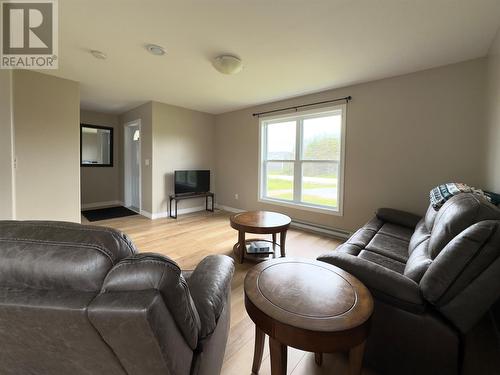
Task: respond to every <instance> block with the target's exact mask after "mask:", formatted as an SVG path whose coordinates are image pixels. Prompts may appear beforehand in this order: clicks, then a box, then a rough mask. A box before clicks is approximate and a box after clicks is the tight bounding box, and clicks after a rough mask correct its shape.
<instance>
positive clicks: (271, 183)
mask: <svg viewBox="0 0 500 375" xmlns="http://www.w3.org/2000/svg"><path fill="white" fill-rule="evenodd" d="M266 191H267V197H268V198H274V199H285V200H289V201H291V200H293V163H291V162H268V163H267V178H266Z"/></svg>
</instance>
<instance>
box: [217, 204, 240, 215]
mask: <svg viewBox="0 0 500 375" xmlns="http://www.w3.org/2000/svg"><path fill="white" fill-rule="evenodd" d="M215 207H216V208H217V209H219V210H223V211H227V212H234V213H240V212H245V210H241V209H239V208H234V207H229V206H224V205H222V204H216V205H215Z"/></svg>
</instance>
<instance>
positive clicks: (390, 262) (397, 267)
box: [358, 250, 405, 274]
mask: <svg viewBox="0 0 500 375" xmlns="http://www.w3.org/2000/svg"><path fill="white" fill-rule="evenodd" d="M358 256H359V257H360V258H362V259H366V260H369V261H370V262H373V263H376V264H379V265H381V266H383V267H385V268H388V269H390V270H392V271H395V272H397V273H401V274H402V273H403V272H404V269H405V264H404V263H402V262H399V261H397V260H395V259H392V258H389V257H386V256H384V255H381V254H377V253H374V252H372V251H369V250H362V251H361V252H360V253H359V255H358Z"/></svg>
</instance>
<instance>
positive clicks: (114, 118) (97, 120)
mask: <svg viewBox="0 0 500 375" xmlns="http://www.w3.org/2000/svg"><path fill="white" fill-rule="evenodd" d="M80 122H81V123H82V124H88V125H97V126H106V127H111V128H113V166H112V167H80V184H81V203H82V207H83V208H85V207H86V206H93V207H96V206H98V205H99V206H105V205H109V204H119V203H121V202H123V168H122V163H123V161H122V159H123V131H122V126H120V119H119V116H118V115H113V114H108V113H101V112H94V111H85V110H81V111H80Z"/></svg>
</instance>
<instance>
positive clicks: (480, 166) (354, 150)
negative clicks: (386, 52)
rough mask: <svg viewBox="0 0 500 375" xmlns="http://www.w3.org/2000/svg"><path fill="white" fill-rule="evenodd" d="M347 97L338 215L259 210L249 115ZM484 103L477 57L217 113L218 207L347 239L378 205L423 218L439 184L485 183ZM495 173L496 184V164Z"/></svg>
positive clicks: (254, 122)
mask: <svg viewBox="0 0 500 375" xmlns="http://www.w3.org/2000/svg"><path fill="white" fill-rule="evenodd" d="M347 95H352V97H353V100H352V101H351V102H350V103H349V104H348V110H347V128H346V129H347V130H346V156H345V157H346V159H345V181H344V214H343V216H334V215H328V214H321V213H313V212H309V211H303V210H299V209H295V208H288V207H283V206H276V205H271V204H266V203H263V202H259V201H258V181H259V176H258V164H259V154H258V153H259V151H258V150H259V120H258V119H257V118H256V117H253V116H252V113H255V112H260V111H266V110H273V109H277V108H282V107H288V106H293V105H300V104H307V103H312V102H316V101H322V100H329V99H333V98H338V97H343V96H347ZM485 95H486V58H480V59H476V60H471V61H466V62H462V63H458V64H453V65H448V66H444V67H439V68H434V69H429V70H425V71H420V72H416V73H412V74H407V75H402V76H399V77H394V78H388V79H382V80H378V81H373V82H368V83H363V84H358V85H354V86H350V87H345V88H340V89H335V90H329V91H324V92H320V93H317V94H313V95H305V96H301V97H297V98H293V99H289V100H284V101H279V102H274V103H268V104H266V105H260V106H256V107H253V108H247V109H244V110H239V111H234V112H229V113H225V114H221V115H217V116H216V141H215V150H216V171H217V190H216V194H217V201H218V203H219V204H221V205H225V206H229V207H234V208H239V209H245V210H255V209H265V210H274V211H281V212H284V213H286V214H288V215H290V216H291V217H292V218H294V219H296V220H301V221H305V222H309V223H313V224H318V225H324V226H327V227H330V228H336V229H343V230H348V231H352V230H355V229H356V228H359V227H360V226H361V225H362V224H363V223H365V222H366V221H367V220H368V219H369V218H370V217H371V216H373V213H374V211H375V210H376V209H377V208H378V207H393V208H397V209H402V210H407V211H410V212H415V213H417V214H423V213H424V212H425V209H426V207H427V206H428V204H429V199H428V196H429V190H430V189H431V188H433V187H434V186H436V185H438V184H441V183H444V182H450V181H462V182H466V183H468V184H470V185H473V186H476V187H483V186H484V185H485V182H486V169H485V167H484V137H485V133H486V127H485V126H484V124H485V121H486V118H485V117H486V116H485V107H486V105H485ZM496 103H497V104H498V103H499V102H498V99H497V101H496ZM497 113H498V112H497ZM496 124H498V122H497V123H496ZM495 129H496V130H498V129H499V128H498V126H496V127H495ZM496 134H497V135H496V139H497V140H498V139H499V137H498V133H496ZM498 143H500V141H499V142H498ZM498 143H497V146H496V149H497V150H498V149H499V147H498V146H499V145H498ZM498 155H500V153H497V157H498ZM494 165H495V166H496V167H497V176H498V177H497V178H496V181H500V180H498V178H500V172H498V170H500V169H499V168H498V165H500V164H499V163H498V161H497V162H496V164H494ZM491 168H493V164H492V166H491ZM235 194H238V196H239V199H235Z"/></svg>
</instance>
